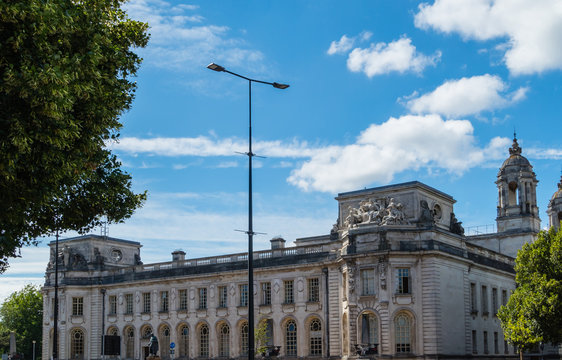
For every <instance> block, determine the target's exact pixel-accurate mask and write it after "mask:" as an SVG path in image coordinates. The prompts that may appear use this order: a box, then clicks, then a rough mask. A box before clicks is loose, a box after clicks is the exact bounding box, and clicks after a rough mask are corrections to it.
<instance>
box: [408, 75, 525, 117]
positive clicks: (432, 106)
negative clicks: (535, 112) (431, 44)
mask: <svg viewBox="0 0 562 360" xmlns="http://www.w3.org/2000/svg"><path fill="white" fill-rule="evenodd" d="M507 89H508V85H507V84H506V83H504V82H503V81H502V80H501V79H500V77H499V76H495V75H494V76H492V75H489V74H485V75H481V76H473V77H470V78H462V79H458V80H449V81H446V82H444V83H443V84H442V85H440V86H439V87H437V88H436V89H435V90H433V91H432V92H430V93H427V94H424V95H421V96H419V97H414V98H409V99H408V100H407V102H406V106H407V107H408V109H409V110H410V111H412V112H413V113H416V114H428V113H434V114H441V115H444V116H446V117H455V116H466V115H473V114H478V113H480V112H482V111H490V110H494V109H500V108H503V107H506V106H509V105H511V104H513V103H515V102H518V101H520V100H522V99H524V98H525V95H526V93H527V91H528V88H526V87H522V88H519V89H517V90H516V91H514V92H512V93H505V91H506V90H507Z"/></svg>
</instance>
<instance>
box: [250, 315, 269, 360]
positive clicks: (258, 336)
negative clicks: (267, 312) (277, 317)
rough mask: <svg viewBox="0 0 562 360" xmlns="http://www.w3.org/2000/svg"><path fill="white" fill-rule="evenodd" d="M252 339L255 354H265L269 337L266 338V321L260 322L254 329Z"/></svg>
mask: <svg viewBox="0 0 562 360" xmlns="http://www.w3.org/2000/svg"><path fill="white" fill-rule="evenodd" d="M254 339H255V340H254V342H255V346H256V354H265V352H266V351H267V342H268V341H269V336H267V319H264V320H262V321H260V322H259V324H258V327H256V328H255V329H254Z"/></svg>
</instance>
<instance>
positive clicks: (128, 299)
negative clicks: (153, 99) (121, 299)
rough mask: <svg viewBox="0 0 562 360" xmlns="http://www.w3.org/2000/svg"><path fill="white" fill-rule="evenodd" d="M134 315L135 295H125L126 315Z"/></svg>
mask: <svg viewBox="0 0 562 360" xmlns="http://www.w3.org/2000/svg"><path fill="white" fill-rule="evenodd" d="M132 313H133V294H125V314H132Z"/></svg>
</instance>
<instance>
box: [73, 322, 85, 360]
mask: <svg viewBox="0 0 562 360" xmlns="http://www.w3.org/2000/svg"><path fill="white" fill-rule="evenodd" d="M70 358H71V359H83V358H84V333H83V332H82V330H80V329H74V330H72V331H71V332H70Z"/></svg>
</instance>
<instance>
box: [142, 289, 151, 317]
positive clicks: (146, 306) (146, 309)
mask: <svg viewBox="0 0 562 360" xmlns="http://www.w3.org/2000/svg"><path fill="white" fill-rule="evenodd" d="M151 310H152V309H151V306H150V293H142V312H143V313H150V311H151Z"/></svg>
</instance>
